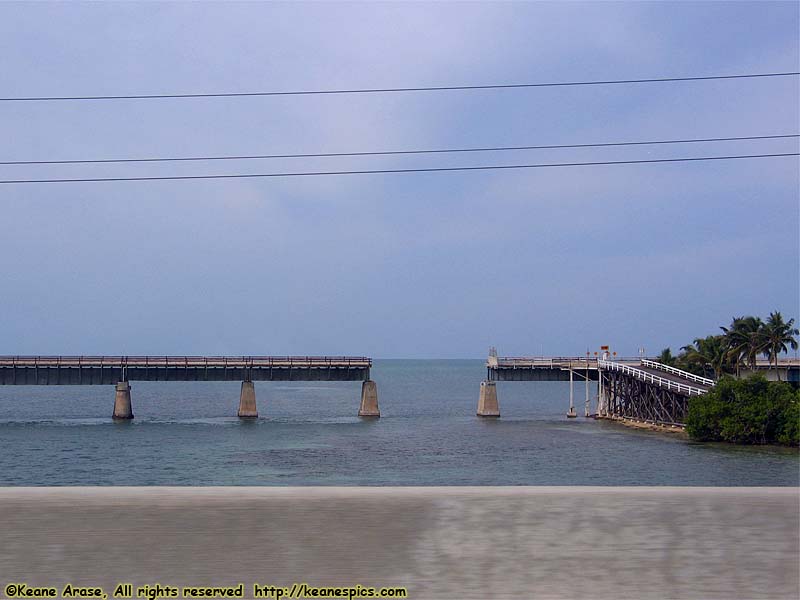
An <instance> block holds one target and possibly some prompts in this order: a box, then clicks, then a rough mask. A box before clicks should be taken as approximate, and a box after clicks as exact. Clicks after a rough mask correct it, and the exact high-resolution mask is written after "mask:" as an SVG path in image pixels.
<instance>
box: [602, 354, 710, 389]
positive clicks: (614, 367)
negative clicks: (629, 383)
mask: <svg viewBox="0 0 800 600" xmlns="http://www.w3.org/2000/svg"><path fill="white" fill-rule="evenodd" d="M597 366H598V367H599V368H601V369H607V370H610V371H620V372H622V373H625V374H627V375H631V376H633V377H636V378H637V379H641V380H642V381H646V382H649V383H654V384H656V385H658V386H661V387H665V388H667V389H668V390H671V391H676V392H683V393H685V394H687V395H688V396H702V395H703V394H705V393H706V392H707V391H708V390H706V389H704V388H698V387H695V386H693V385H688V384H686V383H678V382H677V381H672V380H671V379H667V378H666V377H659V376H658V375H653V374H652V373H648V372H647V371H642V370H641V369H637V368H636V367H631V366H630V365H626V364H621V363H618V362H612V361H607V360H602V359H601V360H598V361H597Z"/></svg>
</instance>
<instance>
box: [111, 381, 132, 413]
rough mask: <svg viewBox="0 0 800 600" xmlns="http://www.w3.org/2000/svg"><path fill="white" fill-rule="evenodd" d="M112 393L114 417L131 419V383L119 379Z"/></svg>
mask: <svg viewBox="0 0 800 600" xmlns="http://www.w3.org/2000/svg"><path fill="white" fill-rule="evenodd" d="M116 388H117V389H116V393H115V394H114V414H113V415H112V416H113V418H114V419H123V420H126V419H132V418H133V407H132V406H131V384H130V383H129V382H127V381H120V382H119V383H117V386H116Z"/></svg>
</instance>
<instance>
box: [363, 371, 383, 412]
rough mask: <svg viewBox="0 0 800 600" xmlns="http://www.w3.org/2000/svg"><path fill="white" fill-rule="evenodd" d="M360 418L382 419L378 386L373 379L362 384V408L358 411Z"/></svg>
mask: <svg viewBox="0 0 800 600" xmlns="http://www.w3.org/2000/svg"><path fill="white" fill-rule="evenodd" d="M358 416H359V417H380V416H381V411H380V409H379V408H378V386H377V384H376V383H375V382H374V381H372V380H371V379H367V380H366V381H365V382H364V383H362V384H361V406H360V407H359V409H358Z"/></svg>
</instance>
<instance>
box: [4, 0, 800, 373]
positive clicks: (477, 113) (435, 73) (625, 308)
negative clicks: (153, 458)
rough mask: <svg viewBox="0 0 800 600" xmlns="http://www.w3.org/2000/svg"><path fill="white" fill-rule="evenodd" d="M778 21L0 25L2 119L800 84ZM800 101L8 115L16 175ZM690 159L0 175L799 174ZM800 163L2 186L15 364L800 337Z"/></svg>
mask: <svg viewBox="0 0 800 600" xmlns="http://www.w3.org/2000/svg"><path fill="white" fill-rule="evenodd" d="M799 7H800V5H798V3H796V2H786V3H777V2H775V3H770V2H758V3H746V2H730V3H728V2H713V3H691V2H677V3H668V2H664V3H654V2H625V3H588V4H584V3H577V2H575V3H544V2H543V3H534V2H530V3H488V2H486V3H480V2H474V3H455V2H447V3H444V2H442V3H424V2H415V3H411V2H406V3H336V2H324V3H311V2H308V3H286V4H284V3H277V2H276V3H255V2H250V3H230V2H226V3H211V2H205V3H155V2H147V3H145V2H139V3H77V2H75V3H62V2H58V3H44V2H41V3H13V2H4V3H0V57H1V58H0V62H1V64H2V68H0V97H20V96H70V95H84V96H85V95H124V94H158V93H214V92H252V91H282V90H314V89H318V90H324V89H348V88H381V87H419V86H447V85H490V84H504V83H535V82H557V81H588V80H609V79H612V80H613V79H636V78H659V77H687V76H688V77H691V76H704V75H727V74H738V73H768V72H786V71H800V44H799V41H798V38H799V36H798V31H800V8H799ZM798 106H800V81H799V78H798V77H776V78H763V79H740V80H724V81H702V82H682V83H653V84H639V85H616V86H585V87H552V88H530V89H513V90H480V91H449V92H426V93H396V94H362V95H309V96H282V97H240V98H202V99H161V100H113V101H102V102H101V101H94V102H0V133H1V134H2V137H0V161H14V160H69V159H93V158H133V157H154V156H192V155H194V156H197V155H226V154H229V155H230V154H233V155H242V154H271V153H281V154H282V153H319V152H354V151H355V152H358V151H379V150H404V149H428V148H460V147H478V146H518V145H540V144H581V143H601V142H618V141H638V140H660V139H685V138H706V137H732V136H751V135H779V134H795V133H800V114H799V110H798ZM798 144H799V143H798V139H797V138H789V139H787V140H762V141H750V142H715V143H706V144H686V145H674V146H633V147H622V148H594V149H561V150H530V151H524V152H514V153H510V152H504V153H500V152H494V153H474V154H461V155H411V156H377V157H359V158H354V157H339V158H317V159H272V160H251V161H240V162H234V161H220V162H197V163H195V162H193V163H142V164H136V163H133V164H130V163H128V164H105V165H56V166H54V165H27V166H22V165H15V166H10V165H6V166H2V165H0V179H20V178H57V177H66V178H74V177H113V176H156V175H191V174H212V173H215V174H217V173H268V172H280V171H314V170H347V169H359V170H363V169H402V168H414V167H444V166H472V165H482V164H519V163H545V162H581V161H609V160H611V161H615V160H642V159H652V158H672V157H688V156H713V155H731V154H761V153H783V152H797V151H798ZM799 190H800V161H798V159H797V157H788V158H769V159H752V160H737V161H719V162H697V163H670V164H645V165H616V166H593V167H576V168H551V169H529V170H498V171H477V172H452V173H412V174H384V175H350V176H326V177H303V178H283V179H281V178H271V179H240V180H196V181H150V182H102V183H64V184H25V185H0V211H1V212H0V215H2V216H1V217H0V218H1V219H2V225H1V227H2V235H0V257H2V263H3V264H2V270H0V274H1V275H0V307H1V308H2V310H0V354H105V355H119V354H127V355H139V354H151V355H163V354H177V355H184V354H190V355H221V354H229V355H243V354H244V355H287V354H291V355H343V354H349V355H366V356H372V357H376V358H403V357H409V358H480V357H484V356H486V353H487V349H488V347H489V346H496V347H497V349H498V353H499V354H501V355H509V356H511V355H532V354H535V355H540V354H545V355H582V354H583V353H585V352H586V351H587V349H591V350H595V349H597V348H598V347H599V345H601V344H610V345H611V347H612V350H616V351H617V352H619V353H620V354H621V355H627V356H630V355H636V354H637V352H638V349H639V348H645V351H646V352H647V353H648V354H655V353H657V352H658V351H660V349H661V348H664V347H666V346H671V347H672V348H673V350H677V349H678V348H679V347H680V346H683V345H685V344H687V343H689V342H690V341H692V340H693V339H694V338H696V337H700V336H705V335H708V334H712V333H716V332H718V331H719V329H718V328H719V326H720V325H727V324H728V323H729V322H730V320H731V318H732V317H734V316H740V315H745V314H755V315H760V316H762V317H766V316H767V315H768V314H769V312H770V311H773V310H779V311H781V312H782V313H783V314H784V316H785V317H787V318H790V317H794V318H797V317H800V191H799Z"/></svg>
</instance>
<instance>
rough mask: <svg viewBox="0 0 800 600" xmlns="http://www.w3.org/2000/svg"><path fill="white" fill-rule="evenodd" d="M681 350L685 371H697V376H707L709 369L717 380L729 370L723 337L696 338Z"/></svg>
mask: <svg viewBox="0 0 800 600" xmlns="http://www.w3.org/2000/svg"><path fill="white" fill-rule="evenodd" d="M681 350H683V360H684V361H685V363H686V365H687V371H693V372H694V371H699V372H698V373H697V375H703V376H707V375H708V369H711V371H712V372H713V376H714V379H719V378H720V377H722V374H723V373H724V372H725V371H726V370H728V368H729V365H730V360H729V359H728V349H727V348H726V346H725V337H724V336H721V335H709V336H707V337H705V338H697V339H695V341H694V343H692V344H689V345H688V346H684V347H683V348H681Z"/></svg>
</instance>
